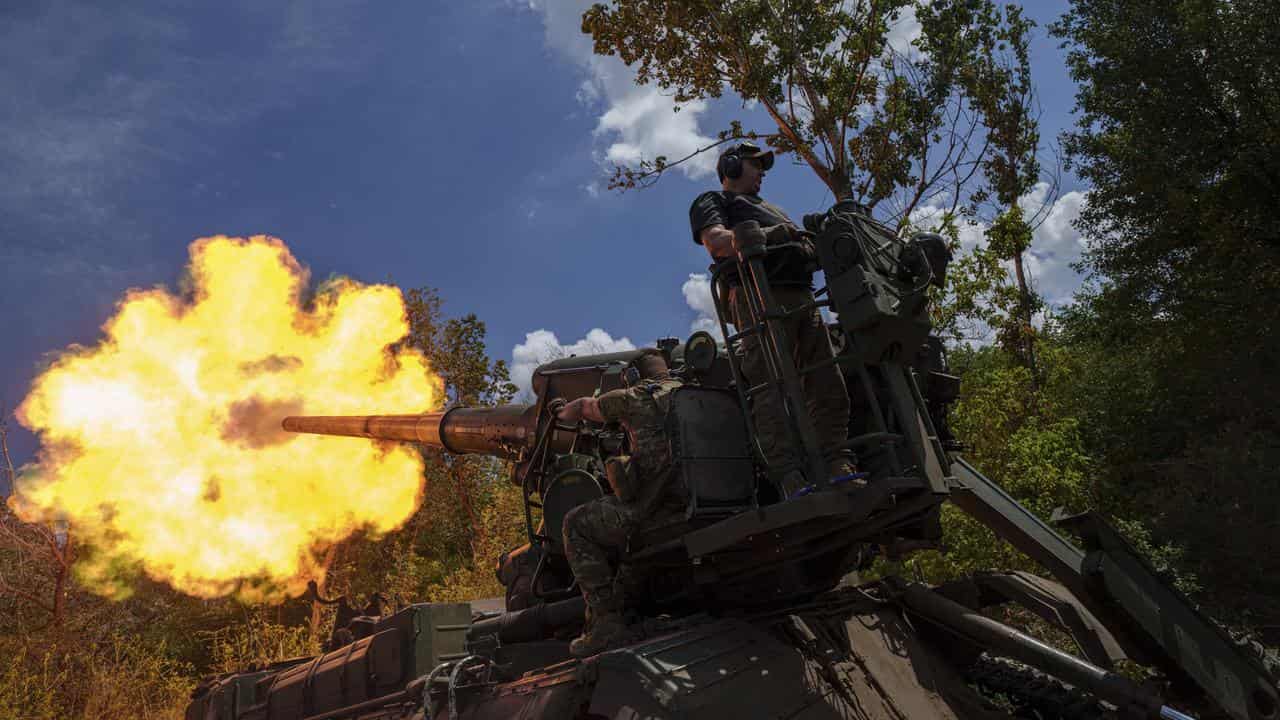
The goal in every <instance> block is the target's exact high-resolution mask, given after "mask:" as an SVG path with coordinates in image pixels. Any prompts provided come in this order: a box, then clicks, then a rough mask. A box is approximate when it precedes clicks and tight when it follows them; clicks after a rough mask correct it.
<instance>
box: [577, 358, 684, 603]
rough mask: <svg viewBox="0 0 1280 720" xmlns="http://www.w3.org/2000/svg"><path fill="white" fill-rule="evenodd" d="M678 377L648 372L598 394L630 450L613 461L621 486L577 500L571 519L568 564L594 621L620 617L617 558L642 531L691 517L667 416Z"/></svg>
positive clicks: (614, 479)
mask: <svg viewBox="0 0 1280 720" xmlns="http://www.w3.org/2000/svg"><path fill="white" fill-rule="evenodd" d="M679 387H680V382H679V381H678V380H671V379H666V380H660V381H652V380H646V381H643V382H641V383H639V384H637V385H635V386H633V387H630V388H624V389H620V390H614V391H611V392H608V393H605V394H604V395H601V396H600V398H599V407H600V413H601V414H602V415H603V416H604V418H605V420H607V421H609V422H619V423H621V424H622V425H623V427H625V428H626V430H627V434H628V437H629V440H630V446H631V454H630V455H629V456H623V457H619V458H614V459H611V460H610V461H609V464H610V465H611V467H610V468H609V480H610V484H611V485H613V487H614V494H613V495H609V496H606V497H603V498H600V499H599V500H594V501H592V502H589V503H587V504H585V505H580V506H578V507H576V508H574V509H573V510H572V511H570V512H569V514H568V515H567V516H566V517H565V520H564V546H565V554H566V556H567V557H568V560H569V566H570V567H571V568H572V569H573V574H574V576H575V577H576V578H577V579H578V586H579V587H580V588H582V594H583V597H584V598H585V599H586V601H587V613H588V622H591V620H592V619H593V618H599V617H601V616H609V617H614V618H616V617H617V616H618V614H619V613H620V612H621V611H622V608H623V605H624V603H625V597H624V592H623V584H622V583H621V582H619V581H618V569H617V568H618V563H619V560H620V559H621V556H622V554H623V553H624V552H625V550H626V548H627V542H628V540H629V538H630V537H631V536H632V535H633V534H635V533H636V532H637V531H643V530H645V529H648V528H656V527H661V526H663V525H667V524H670V523H673V522H678V521H680V520H682V519H683V518H684V510H685V507H686V505H687V504H688V498H687V495H686V492H685V490H684V488H683V487H682V486H680V485H679V484H678V483H676V482H674V478H675V472H674V469H673V467H672V462H671V446H670V444H669V442H668V439H667V430H666V417H667V412H668V411H669V410H670V407H671V393H672V392H674V391H675V390H676V389H677V388H679Z"/></svg>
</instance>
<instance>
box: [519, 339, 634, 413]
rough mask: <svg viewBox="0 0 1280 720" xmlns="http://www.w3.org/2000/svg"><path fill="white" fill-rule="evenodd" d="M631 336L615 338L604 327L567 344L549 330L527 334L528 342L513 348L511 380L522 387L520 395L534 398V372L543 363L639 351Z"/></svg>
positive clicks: (525, 341) (525, 340)
mask: <svg viewBox="0 0 1280 720" xmlns="http://www.w3.org/2000/svg"><path fill="white" fill-rule="evenodd" d="M635 349H636V346H635V344H634V343H632V342H631V340H630V339H629V338H625V337H620V338H616V339H615V338H614V337H613V336H612V335H610V334H609V333H607V332H605V331H604V330H601V329H600V328H592V330H591V331H590V332H588V333H587V334H586V335H585V336H583V337H582V338H581V339H579V340H577V341H575V342H572V343H569V344H567V345H566V344H564V343H561V342H560V339H559V338H557V337H556V334H555V333H553V332H551V331H550V330H546V329H539V330H534V331H533V332H530V333H525V336H524V342H522V343H518V344H516V346H515V347H513V348H511V382H513V383H515V385H516V387H518V388H520V396H521V397H524V398H529V397H531V393H532V385H531V381H532V379H533V371H534V370H536V369H537V367H538V366H539V365H541V364H543V363H546V362H551V361H552V360H557V359H559V358H563V357H569V356H570V355H594V354H597V353H611V352H622V351H624V350H635Z"/></svg>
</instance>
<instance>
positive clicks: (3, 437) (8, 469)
mask: <svg viewBox="0 0 1280 720" xmlns="http://www.w3.org/2000/svg"><path fill="white" fill-rule="evenodd" d="M0 455H3V457H4V469H5V473H6V476H7V477H8V480H9V492H13V488H14V481H15V480H16V479H17V477H18V474H17V473H16V472H14V470H13V458H12V457H10V456H9V411H8V409H7V408H5V406H4V405H3V404H0Z"/></svg>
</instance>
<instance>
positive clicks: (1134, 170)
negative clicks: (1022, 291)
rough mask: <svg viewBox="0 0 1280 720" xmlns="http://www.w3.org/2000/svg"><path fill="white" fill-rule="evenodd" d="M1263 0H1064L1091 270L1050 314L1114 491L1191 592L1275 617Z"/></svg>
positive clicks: (1278, 488)
mask: <svg viewBox="0 0 1280 720" xmlns="http://www.w3.org/2000/svg"><path fill="white" fill-rule="evenodd" d="M1276 19H1277V18H1276V10H1275V7H1274V3H1269V2H1262V1H1261V0H1244V1H1234V0H1233V1H1228V0H1188V1H1186V2H1177V3H1167V2H1158V1H1157V0H1142V1H1138V2H1133V1H1130V0H1124V1H1121V0H1077V1H1076V2H1074V3H1073V5H1072V7H1071V9H1070V11H1069V12H1068V13H1067V14H1066V15H1065V16H1064V17H1063V19H1062V20H1061V21H1060V22H1059V23H1058V24H1057V25H1056V26H1055V27H1054V32H1055V33H1057V34H1058V35H1059V36H1060V37H1061V38H1062V39H1063V40H1064V41H1065V43H1066V46H1067V47H1068V49H1069V55H1068V64H1069V67H1070V69H1071V73H1072V76H1073V77H1074V78H1075V79H1076V81H1077V82H1078V83H1079V88H1078V92H1077V95H1076V100H1077V105H1078V110H1079V113H1078V118H1079V122H1078V126H1077V129H1076V131H1075V132H1074V133H1071V134H1070V135H1068V136H1067V138H1066V142H1065V148H1066V150H1067V151H1068V153H1069V157H1070V160H1071V162H1072V163H1073V164H1074V166H1075V168H1076V170H1077V172H1078V173H1079V174H1080V176H1081V177H1082V178H1083V179H1084V180H1086V181H1087V182H1089V183H1091V184H1092V186H1093V189H1092V190H1091V192H1090V194H1089V202H1088V204H1087V206H1086V207H1085V209H1084V210H1083V212H1082V215H1081V221H1080V227H1081V229H1082V230H1084V231H1085V232H1086V233H1087V234H1088V236H1089V237H1090V239H1091V244H1090V250H1089V253H1088V255H1087V257H1086V259H1085V264H1086V268H1087V269H1088V270H1090V271H1091V272H1093V273H1094V274H1095V275H1096V276H1097V277H1099V278H1100V282H1098V283H1097V284H1096V285H1095V286H1094V287H1092V288H1091V289H1090V290H1089V292H1087V293H1085V294H1084V295H1083V296H1082V298H1081V299H1080V302H1079V304H1078V306H1077V307H1075V308H1073V309H1072V310H1071V311H1070V312H1067V313H1063V314H1062V322H1063V327H1064V332H1065V333H1066V335H1067V336H1068V337H1069V341H1070V342H1071V343H1072V344H1073V345H1075V346H1076V347H1078V348H1080V349H1081V356H1082V360H1081V363H1082V366H1083V367H1085V368H1086V369H1087V372H1086V373H1085V374H1084V376H1083V377H1082V379H1081V385H1082V388H1081V392H1080V393H1078V395H1077V398H1076V401H1077V404H1078V407H1079V412H1080V414H1081V416H1082V418H1087V421H1086V425H1087V426H1088V427H1089V428H1090V434H1091V436H1092V437H1091V442H1093V443H1096V447H1098V448H1099V450H1098V456H1099V458H1100V460H1101V461H1102V469H1103V472H1102V475H1103V477H1102V478H1101V480H1100V483H1101V485H1102V486H1103V487H1104V488H1105V492H1106V496H1107V500H1108V502H1109V503H1111V504H1112V505H1113V506H1115V507H1118V508H1124V510H1125V512H1126V514H1128V515H1130V516H1132V517H1135V518H1140V519H1142V521H1143V523H1144V525H1146V526H1147V527H1148V528H1149V529H1150V531H1151V534H1152V537H1153V538H1155V539H1156V540H1157V541H1158V542H1168V541H1176V542H1177V544H1179V545H1182V546H1184V547H1185V548H1186V554H1185V556H1184V560H1183V562H1184V563H1185V564H1186V565H1187V566H1189V567H1190V568H1191V569H1192V570H1194V572H1195V574H1196V575H1198V576H1199V578H1200V580H1201V583H1202V585H1203V594H1202V595H1201V597H1202V598H1204V599H1206V600H1209V601H1211V602H1213V603H1214V604H1217V605H1219V606H1221V607H1224V608H1227V609H1230V610H1231V611H1232V612H1233V614H1234V615H1235V616H1237V617H1240V618H1242V619H1245V620H1248V621H1254V622H1263V623H1265V624H1275V623H1277V622H1280V611H1277V610H1276V608H1277V607H1280V604H1278V603H1276V602H1275V598H1276V597H1277V596H1280V579H1278V578H1280V560H1277V558H1280V533H1277V532H1276V531H1275V517H1276V516H1277V513H1278V512H1280V427H1278V426H1277V424H1276V421H1275V407H1276V406H1277V403H1278V402H1280V378H1277V375H1276V372H1275V368H1276V367H1277V364H1278V362H1280V344H1278V343H1276V342H1275V341H1274V338H1275V337H1276V334H1277V332H1278V331H1280V305H1277V304H1276V303H1275V302H1273V301H1271V299H1272V298H1275V297H1278V296H1280V245H1278V244H1277V238H1280V219H1278V218H1277V215H1276V212H1275V203H1274V198H1276V197H1277V196H1278V195H1280V142H1278V141H1280V126H1277V124H1276V122H1275V118H1276V112H1277V110H1276V109H1277V108H1278V107H1280V56H1277V55H1276V53H1275V51H1274V49H1275V47H1276V46H1277V43H1280V22H1277V21H1276Z"/></svg>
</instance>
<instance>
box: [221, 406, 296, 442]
mask: <svg viewBox="0 0 1280 720" xmlns="http://www.w3.org/2000/svg"><path fill="white" fill-rule="evenodd" d="M228 411H229V412H228V415H227V422H226V424H224V425H223V426H222V433H221V435H222V439H223V440H226V441H227V442H229V443H234V444H237V445H240V446H242V447H246V448H253V449H257V448H264V447H267V446H270V445H278V444H280V443H282V442H286V441H288V440H289V439H290V438H291V437H293V436H292V435H291V434H290V433H287V432H285V431H284V429H282V428H281V427H280V422H281V421H282V420H284V419H285V418H286V417H288V416H290V415H301V414H302V401H301V400H296V399H295V400H266V399H264V398H260V397H257V396H255V397H251V398H249V399H247V400H241V401H240V402H237V403H233V404H232V405H231V407H230V408H228Z"/></svg>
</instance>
